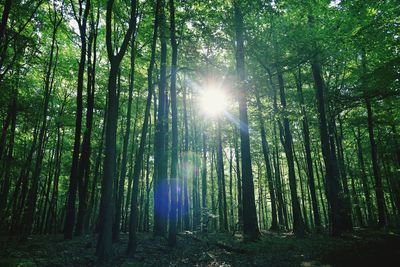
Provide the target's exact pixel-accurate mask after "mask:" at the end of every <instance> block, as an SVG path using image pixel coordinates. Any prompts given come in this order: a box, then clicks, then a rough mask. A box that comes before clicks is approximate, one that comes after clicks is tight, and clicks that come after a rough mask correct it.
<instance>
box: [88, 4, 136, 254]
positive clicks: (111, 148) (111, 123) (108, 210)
mask: <svg viewBox="0 0 400 267" xmlns="http://www.w3.org/2000/svg"><path fill="white" fill-rule="evenodd" d="M113 4H114V0H108V1H107V14H106V47H107V54H108V59H109V61H110V65H111V68H110V73H109V76H108V86H107V89H108V107H107V124H106V143H105V158H104V165H103V166H104V168H103V170H104V175H103V180H102V186H101V199H100V216H99V230H100V231H99V236H98V240H97V247H96V254H97V256H98V257H99V258H100V259H102V260H103V259H104V260H106V259H109V258H110V256H111V254H112V247H111V246H112V207H113V198H112V192H113V179H114V177H115V170H116V142H117V118H118V99H117V95H116V87H117V75H118V70H119V65H120V63H121V60H122V58H123V57H124V54H125V52H126V50H127V48H128V44H129V41H130V39H131V36H132V33H133V31H134V29H135V27H136V1H135V0H131V14H130V20H129V28H128V30H127V32H126V34H125V36H124V39H123V41H122V44H121V47H120V49H119V52H118V53H117V54H116V55H115V54H114V52H113V47H112V41H111V39H112V38H111V35H112V32H111V27H112V25H111V24H112V22H111V17H112V9H113Z"/></svg>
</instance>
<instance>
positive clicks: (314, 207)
mask: <svg viewBox="0 0 400 267" xmlns="http://www.w3.org/2000/svg"><path fill="white" fill-rule="evenodd" d="M296 86H297V92H298V94H299V102H300V106H301V114H302V116H303V120H302V126H303V128H302V131H303V138H304V148H305V155H306V163H307V177H308V186H309V188H310V195H311V203H312V211H313V215H314V223H315V227H316V228H317V231H318V230H319V228H320V227H321V217H320V214H319V210H318V200H317V193H316V190H315V182H314V170H313V164H312V155H311V143H310V129H309V123H308V115H307V111H306V108H305V104H304V96H303V86H302V80H301V69H300V68H299V76H298V77H296Z"/></svg>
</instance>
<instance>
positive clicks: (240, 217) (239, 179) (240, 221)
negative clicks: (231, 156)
mask: <svg viewBox="0 0 400 267" xmlns="http://www.w3.org/2000/svg"><path fill="white" fill-rule="evenodd" d="M234 133H235V134H234V146H235V160H236V182H237V200H238V228H239V229H238V230H242V229H243V200H242V197H243V193H242V176H241V175H240V157H239V145H238V136H237V131H236V128H235V129H234Z"/></svg>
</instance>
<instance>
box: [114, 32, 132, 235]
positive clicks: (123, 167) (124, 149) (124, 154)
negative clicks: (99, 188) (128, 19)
mask: <svg viewBox="0 0 400 267" xmlns="http://www.w3.org/2000/svg"><path fill="white" fill-rule="evenodd" d="M130 59H131V62H130V67H131V72H130V82H129V92H128V109H127V111H126V126H125V134H124V142H123V146H122V159H121V171H120V177H119V190H118V197H117V207H116V211H115V222H114V224H115V227H113V241H114V242H116V241H118V240H119V232H120V228H121V226H120V224H121V214H122V203H123V201H124V189H125V176H126V165H127V161H128V143H129V137H130V132H131V114H132V99H133V87H134V83H135V33H133V34H132V39H131V58H130ZM136 186H138V185H137V184H136Z"/></svg>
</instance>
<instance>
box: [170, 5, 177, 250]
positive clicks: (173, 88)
mask: <svg viewBox="0 0 400 267" xmlns="http://www.w3.org/2000/svg"><path fill="white" fill-rule="evenodd" d="M169 13H170V31H171V33H170V34H171V48H172V62H171V111H172V146H171V177H170V186H171V207H170V214H169V235H168V244H169V245H170V246H175V245H176V208H177V185H178V171H177V170H178V110H177V103H176V65H177V59H178V44H177V42H176V36H175V6H174V0H169Z"/></svg>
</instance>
